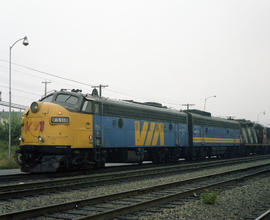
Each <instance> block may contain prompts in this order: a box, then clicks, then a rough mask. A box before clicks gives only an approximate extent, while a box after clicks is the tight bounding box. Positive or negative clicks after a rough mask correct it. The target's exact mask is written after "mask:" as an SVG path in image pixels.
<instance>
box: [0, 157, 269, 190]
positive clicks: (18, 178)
mask: <svg viewBox="0 0 270 220" xmlns="http://www.w3.org/2000/svg"><path fill="white" fill-rule="evenodd" d="M268 158H270V155H259V156H250V157H244V158H243V157H241V158H233V159H226V160H225V159H224V160H220V159H219V160H215V159H214V160H212V159H211V160H208V161H196V162H192V163H190V162H186V161H179V162H178V163H176V164H160V165H157V164H151V163H150V164H142V165H140V166H139V165H126V166H114V167H105V168H103V169H98V170H78V171H70V172H62V173H45V174H28V173H21V174H11V175H0V183H1V184H0V187H1V185H8V184H12V183H16V182H23V181H27V182H31V181H39V180H48V179H58V178H68V177H72V178H74V177H79V176H84V175H94V174H100V173H105V174H106V173H113V172H122V171H126V170H127V169H128V170H131V171H137V170H144V169H151V168H153V169H164V168H165V169H166V167H168V169H170V168H171V167H174V166H177V167H182V166H183V167H186V166H187V167H190V166H194V165H198V166H199V165H200V164H206V163H215V162H220V163H223V161H226V162H228V161H231V162H232V163H234V162H241V161H243V162H246V161H255V160H262V159H268Z"/></svg>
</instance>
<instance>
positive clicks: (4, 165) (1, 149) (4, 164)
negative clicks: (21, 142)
mask: <svg viewBox="0 0 270 220" xmlns="http://www.w3.org/2000/svg"><path fill="white" fill-rule="evenodd" d="M16 150H18V146H17V145H13V146H12V147H11V158H10V159H9V155H8V141H0V169H11V168H18V167H19V165H18V164H17V163H16V162H15V160H14V154H15V151H16Z"/></svg>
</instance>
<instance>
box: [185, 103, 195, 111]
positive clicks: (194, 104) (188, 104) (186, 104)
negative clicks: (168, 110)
mask: <svg viewBox="0 0 270 220" xmlns="http://www.w3.org/2000/svg"><path fill="white" fill-rule="evenodd" d="M193 105H195V104H189V103H187V104H182V106H187V110H189V106H193Z"/></svg>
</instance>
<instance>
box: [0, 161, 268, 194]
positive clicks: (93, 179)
mask: <svg viewBox="0 0 270 220" xmlns="http://www.w3.org/2000/svg"><path fill="white" fill-rule="evenodd" d="M241 162H246V160H244V159H243V160H242V161H241ZM248 162H250V160H249V161H248ZM235 163H240V161H239V159H238V160H237V161H236V160H233V161H231V160H230V161H215V162H211V163H210V162H208V163H206V164H201V163H200V164H196V165H193V164H189V165H188V166H182V167H179V166H173V167H170V168H167V167H166V168H165V169H162V168H158V169H153V168H151V169H148V170H139V171H129V172H120V173H112V174H106V175H103V174H100V175H92V176H83V177H81V176H80V177H76V178H64V179H59V180H50V181H42V182H34V183H25V184H15V185H6V186H1V187H0V199H11V198H18V197H22V196H29V195H35V194H40V193H50V192H57V191H61V192H62V191H65V190H72V189H78V188H79V187H84V186H87V187H88V186H89V187H90V186H93V185H98V184H104V183H108V182H113V181H123V180H129V179H137V178H143V177H150V176H159V175H162V174H163V175H164V174H165V175H168V174H172V173H184V172H185V173H186V172H190V171H196V170H200V169H205V168H212V167H216V166H220V165H223V166H224V165H226V166H228V165H232V164H235ZM192 165H193V166H192ZM260 166H265V165H260Z"/></svg>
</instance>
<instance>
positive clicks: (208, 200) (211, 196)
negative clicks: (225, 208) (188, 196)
mask: <svg viewBox="0 0 270 220" xmlns="http://www.w3.org/2000/svg"><path fill="white" fill-rule="evenodd" d="M217 196H218V192H208V190H207V191H206V192H204V193H202V194H201V200H202V202H203V203H204V204H215V203H216V200H217Z"/></svg>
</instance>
